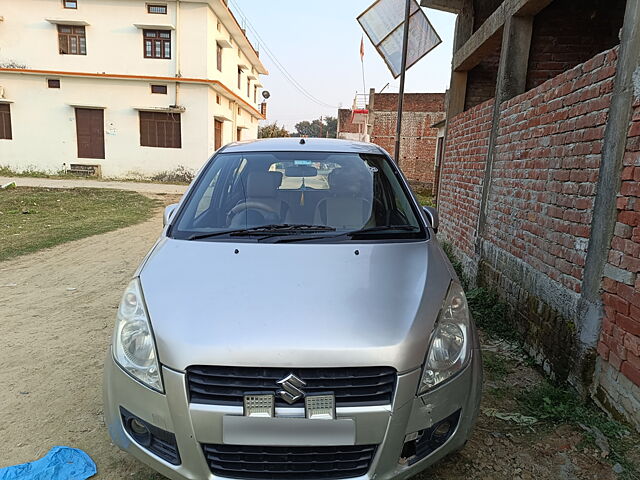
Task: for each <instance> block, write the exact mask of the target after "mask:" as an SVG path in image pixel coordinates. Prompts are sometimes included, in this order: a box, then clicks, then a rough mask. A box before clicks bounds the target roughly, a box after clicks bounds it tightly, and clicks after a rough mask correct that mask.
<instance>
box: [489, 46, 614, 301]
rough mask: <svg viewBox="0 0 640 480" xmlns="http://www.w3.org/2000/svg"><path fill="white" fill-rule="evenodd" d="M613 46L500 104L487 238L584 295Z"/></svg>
mask: <svg viewBox="0 0 640 480" xmlns="http://www.w3.org/2000/svg"><path fill="white" fill-rule="evenodd" d="M615 68H616V54H615V51H609V52H605V53H602V54H600V55H597V56H596V57H594V58H593V59H591V60H589V61H588V62H586V63H584V64H583V65H580V66H578V67H575V68H573V69H571V70H569V71H567V72H565V73H563V74H561V75H558V76H557V77H555V78H554V79H553V80H551V81H548V82H546V83H544V84H542V85H541V86H539V87H537V88H535V89H533V90H530V91H529V92H527V93H525V94H524V95H520V96H518V97H516V98H514V99H512V100H510V101H509V102H505V103H504V104H503V105H502V112H501V120H500V129H499V131H498V137H497V139H496V152H495V157H494V166H493V174H492V179H493V180H492V182H493V183H492V187H491V198H490V201H489V204H488V214H487V227H486V238H488V239H489V240H490V241H491V242H492V243H493V244H494V245H495V246H497V247H499V248H500V249H502V250H504V251H506V252H508V253H510V254H511V255H514V256H515V257H517V258H519V259H522V260H524V261H525V262H526V263H527V264H529V265H531V266H533V267H534V268H535V269H536V270H537V271H539V272H542V273H544V274H545V275H547V276H548V277H549V278H551V279H552V280H554V281H556V282H558V283H560V284H561V285H563V286H564V287H566V288H568V289H570V290H572V291H574V292H578V293H579V292H580V288H581V282H582V274H583V267H584V264H585V259H586V252H587V246H588V240H589V235H590V224H591V211H592V208H593V200H594V197H595V193H596V182H597V179H598V168H599V166H600V153H601V150H602V141H603V137H604V130H605V125H606V122H607V115H608V110H609V106H610V104H611V92H612V90H613V77H614V75H615Z"/></svg>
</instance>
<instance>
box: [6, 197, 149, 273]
mask: <svg viewBox="0 0 640 480" xmlns="http://www.w3.org/2000/svg"><path fill="white" fill-rule="evenodd" d="M157 205H158V202H156V201H155V200H152V199H150V198H148V197H145V196H143V195H140V194H139V193H135V192H127V191H120V190H107V189H89V188H77V189H46V188H27V187H18V188H13V189H10V190H0V261H1V260H7V259H9V258H12V257H16V256H18V255H24V254H27V253H32V252H35V251H38V250H41V249H43V248H48V247H53V246H55V245H58V244H61V243H64V242H69V241H71V240H77V239H80V238H84V237H88V236H91V235H96V234H99V233H105V232H109V231H111V230H116V229H118V228H122V227H127V226H129V225H133V224H135V223H139V222H142V221H143V220H146V219H147V218H149V217H150V216H151V215H152V213H153V210H154V208H155V207H156V206H157Z"/></svg>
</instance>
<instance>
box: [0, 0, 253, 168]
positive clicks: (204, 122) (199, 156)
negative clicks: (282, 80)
mask: <svg viewBox="0 0 640 480" xmlns="http://www.w3.org/2000/svg"><path fill="white" fill-rule="evenodd" d="M167 3H168V14H167V15H157V14H149V13H147V10H146V4H145V2H143V1H141V0H79V1H78V9H77V10H73V9H64V8H63V6H62V2H61V1H48V0H29V1H28V2H9V3H7V4H6V5H4V4H3V6H2V12H0V14H2V16H3V17H4V21H2V22H0V68H2V67H4V69H3V70H0V86H1V87H3V89H4V94H5V99H6V100H7V101H10V102H12V103H11V117H12V118H11V120H12V127H13V139H12V140H0V165H8V166H10V167H11V168H13V169H15V170H25V169H29V168H31V169H37V170H44V171H59V170H61V169H62V168H63V164H65V165H66V166H69V165H70V164H72V163H74V164H91V165H100V166H101V172H102V174H103V175H104V176H108V177H123V176H130V175H134V174H135V175H145V176H150V175H153V174H155V173H157V172H160V171H166V170H173V169H176V168H177V167H178V166H184V167H187V168H190V169H192V170H197V169H199V168H200V166H201V165H202V164H203V163H204V162H205V161H206V160H207V159H208V158H209V156H210V155H211V154H212V153H213V151H214V145H215V138H214V137H215V136H214V119H216V118H217V119H221V120H223V121H224V123H223V132H222V142H221V143H222V144H223V145H224V144H226V143H229V142H232V141H235V140H237V137H238V135H237V131H238V129H242V133H241V136H242V139H245V140H246V139H251V138H256V137H257V131H258V118H261V116H260V114H259V112H258V110H257V109H258V104H257V103H256V101H254V100H257V96H255V95H254V88H253V87H254V85H260V84H259V79H258V76H259V74H258V73H257V71H258V70H259V69H261V68H263V67H261V66H259V60H255V61H253V62H252V61H251V59H250V55H252V52H253V51H251V52H247V51H246V48H247V47H244V50H243V49H241V48H240V47H239V43H238V38H239V37H238V35H241V36H242V35H244V34H243V33H242V32H241V30H240V28H239V27H237V31H236V32H233V33H232V32H230V31H229V30H227V29H226V27H225V26H224V24H223V22H220V25H218V20H219V19H218V17H216V15H215V14H214V12H213V10H212V8H211V5H212V4H213V3H214V2H211V1H210V2H193V3H192V2H182V3H181V4H180V5H181V7H180V12H179V15H178V12H177V11H176V3H175V2H174V1H169V2H167ZM219 8H221V9H224V10H221V11H226V7H224V6H222V4H221V5H220V6H219ZM228 15H229V18H226V24H228V25H231V24H230V22H232V21H234V20H233V18H232V17H231V16H230V14H228ZM48 20H51V21H61V22H62V21H76V22H77V21H82V22H86V23H87V24H88V25H87V26H86V27H85V30H86V38H87V55H61V54H60V53H59V52H58V35H57V26H56V25H55V24H52V23H50V21H48ZM136 24H138V25H148V26H149V28H153V27H152V25H159V27H158V28H161V27H167V28H176V29H177V30H175V29H174V30H172V52H171V59H145V58H144V49H143V46H144V45H143V33H142V29H141V28H138V27H136ZM229 28H232V27H231V26H230V27H229ZM25 38H29V41H28V42H27V41H24V39H25ZM242 38H244V37H242ZM218 40H225V41H227V42H229V43H230V44H231V45H232V47H231V48H225V49H224V52H223V66H222V67H223V68H222V71H218V69H217V65H216V45H217V43H216V42H217V41H218ZM253 54H254V55H255V52H254V53H253ZM255 58H257V57H254V59H255ZM256 62H257V63H256ZM238 65H243V68H244V71H243V73H242V78H241V84H240V87H238ZM34 70H36V71H34ZM249 76H253V77H255V79H249V78H248V77H249ZM123 77H127V78H123ZM47 78H56V79H59V80H60V81H61V88H60V89H49V88H47V84H46V80H47ZM178 79H181V80H178ZM247 80H250V82H251V83H250V89H249V92H247ZM151 84H160V85H166V86H167V90H168V91H167V95H158V94H151V89H150V85H151ZM72 105H80V106H92V107H99V108H103V109H104V118H105V125H104V128H105V157H106V158H105V159H84V158H78V157H77V140H76V130H75V128H76V125H75V111H74V108H73V107H72ZM174 105H178V106H180V107H184V109H185V111H184V113H182V114H181V122H182V125H181V127H182V128H181V130H182V135H181V136H182V148H180V149H166V148H153V147H142V146H140V128H139V113H138V111H139V109H141V108H142V109H165V110H166V109H167V108H169V107H171V106H174ZM34 135H37V136H38V137H40V138H39V141H34V140H33V137H34Z"/></svg>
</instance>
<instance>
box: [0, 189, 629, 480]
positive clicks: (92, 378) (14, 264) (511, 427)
mask: <svg viewBox="0 0 640 480" xmlns="http://www.w3.org/2000/svg"><path fill="white" fill-rule="evenodd" d="M173 199H175V197H170V196H165V197H163V200H164V201H165V202H166V203H171V202H172V200H173ZM161 223H162V220H161V212H160V211H158V212H157V214H156V215H155V216H154V218H152V219H151V220H150V221H147V222H145V223H142V224H139V225H136V226H133V227H128V228H126V229H122V230H119V231H115V232H111V233H107V234H103V235H99V236H94V237H89V238H85V239H82V240H79V241H75V242H71V243H67V244H64V245H61V246H58V247H55V248H53V249H49V250H44V251H41V252H38V253H35V254H32V255H28V256H23V257H19V258H17V259H14V260H10V261H6V262H0V312H1V313H0V318H1V319H2V321H0V365H2V368H1V369H0V385H1V386H2V388H0V439H2V446H1V448H0V467H4V466H9V465H15V464H19V463H24V462H30V461H33V460H36V459H37V458H40V457H42V456H43V455H44V454H45V453H46V452H47V451H48V450H49V449H50V448H51V447H52V446H55V445H68V446H74V447H77V448H81V449H83V450H85V451H86V452H87V453H88V454H89V455H90V456H91V457H92V458H93V459H94V461H95V462H96V464H97V466H98V475H97V476H96V477H94V478H97V479H104V480H106V479H113V480H116V479H117V480H120V479H124V478H127V479H137V480H143V479H144V480H150V479H157V478H160V477H159V476H157V475H156V474H154V473H153V472H151V471H150V470H149V469H147V468H146V467H144V466H143V465H141V464H140V463H138V462H137V461H136V460H134V459H132V458H130V457H128V456H127V455H126V454H124V453H122V452H120V451H119V450H118V449H117V448H116V447H114V446H113V445H112V444H111V442H110V441H109V438H108V436H107V433H106V430H105V428H104V424H103V420H102V398H101V388H102V387H101V381H102V365H103V357H104V355H105V354H106V349H107V345H108V343H109V337H110V335H111V331H112V325H113V317H114V315H115V310H116V307H117V304H118V302H119V300H120V296H121V293H122V290H123V289H124V287H125V286H126V284H127V282H128V280H129V279H130V277H131V275H132V273H133V272H134V270H135V269H136V267H137V266H138V263H139V262H140V260H141V259H142V258H143V256H144V255H145V254H146V252H147V251H148V249H149V248H150V247H151V245H152V244H153V242H154V241H155V239H156V238H157V236H158V234H159V233H160V231H161ZM14 284H15V286H14ZM485 347H486V348H487V349H489V350H493V351H494V352H497V353H498V354H499V355H505V356H507V357H509V358H510V361H511V363H510V367H509V369H508V370H507V371H506V372H505V374H504V375H503V376H502V377H501V378H500V380H495V379H491V378H488V380H487V382H486V384H485V391H486V395H485V398H484V405H483V408H484V409H485V411H490V410H486V409H488V408H489V409H490V408H494V409H496V410H499V411H502V412H511V411H514V409H515V405H514V401H513V399H512V398H511V397H510V396H509V395H500V391H501V386H503V385H504V386H507V385H508V386H509V387H510V388H511V389H513V388H514V387H515V388H522V389H526V388H528V387H530V386H531V385H533V384H535V383H536V382H540V381H541V377H540V375H539V374H538V373H537V371H536V370H534V369H533V368H531V367H530V366H528V364H527V363H526V362H525V361H524V360H523V359H522V358H520V357H519V356H517V355H515V356H514V355H513V354H512V352H510V351H508V349H507V351H501V349H502V347H501V346H500V345H499V344H491V342H487V344H486V345H485ZM510 391H512V390H510ZM615 478H617V475H616V474H615V473H614V471H613V469H612V465H611V464H610V463H609V462H608V461H607V460H605V459H603V458H602V457H601V452H600V450H599V449H598V448H595V447H593V446H585V444H584V432H583V431H581V430H580V429H579V428H577V427H569V426H566V425H564V426H558V427H557V428H556V427H553V426H548V425H547V426H538V425H533V426H522V425H519V424H517V423H513V422H509V421H504V420H500V419H498V418H495V417H493V416H489V415H486V414H483V415H481V418H480V420H479V423H478V425H477V427H476V429H475V433H474V435H473V437H472V438H471V440H470V442H469V443H468V444H467V446H466V448H465V449H464V450H463V451H461V452H460V453H458V454H455V455H453V456H452V457H450V458H448V459H446V460H445V461H443V462H442V463H440V464H439V465H437V466H436V467H435V468H433V469H431V470H430V471H428V472H426V473H424V474H422V475H420V476H418V477H416V480H427V479H443V480H453V479H497V480H502V479H504V480H506V479H520V480H527V479H535V480H556V479H562V480H566V479H598V480H608V479H615Z"/></svg>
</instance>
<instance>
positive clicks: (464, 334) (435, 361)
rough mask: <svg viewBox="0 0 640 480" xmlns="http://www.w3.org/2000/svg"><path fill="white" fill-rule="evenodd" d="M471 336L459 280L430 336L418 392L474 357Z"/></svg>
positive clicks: (438, 381)
mask: <svg viewBox="0 0 640 480" xmlns="http://www.w3.org/2000/svg"><path fill="white" fill-rule="evenodd" d="M470 337H471V320H470V319H469V307H468V306H467V298H466V296H465V294H464V290H463V289H462V287H461V286H460V284H458V283H456V282H453V283H451V286H450V287H449V292H448V293H447V297H446V299H445V301H444V305H443V306H442V310H440V314H439V315H438V321H437V322H436V326H435V330H434V332H433V335H432V337H431V343H430V345H429V350H428V351H427V359H426V361H425V364H424V369H423V371H422V380H421V382H420V387H419V389H418V394H422V393H424V392H426V391H427V390H429V389H431V388H433V387H435V386H436V385H438V384H440V383H442V382H444V381H445V380H447V379H448V378H450V377H452V376H453V375H455V374H456V373H458V372H459V371H460V370H462V369H463V368H464V367H465V365H466V364H467V362H468V360H469V358H470V357H471V338H470Z"/></svg>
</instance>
